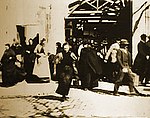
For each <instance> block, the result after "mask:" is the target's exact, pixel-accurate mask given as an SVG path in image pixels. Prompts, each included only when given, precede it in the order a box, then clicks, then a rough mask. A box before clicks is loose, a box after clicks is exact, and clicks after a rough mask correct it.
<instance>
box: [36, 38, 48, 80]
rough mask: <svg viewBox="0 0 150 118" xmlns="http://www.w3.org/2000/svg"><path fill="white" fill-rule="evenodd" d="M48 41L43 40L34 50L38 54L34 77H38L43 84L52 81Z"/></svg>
mask: <svg viewBox="0 0 150 118" xmlns="http://www.w3.org/2000/svg"><path fill="white" fill-rule="evenodd" d="M45 44H46V39H45V38H43V39H42V40H41V42H40V44H38V45H37V46H36V48H35V50H34V53H35V54H36V59H35V64H34V69H33V75H37V76H38V77H39V78H40V81H42V82H49V81H50V77H51V76H50V68H49V61H48V52H47V50H46V46H45Z"/></svg>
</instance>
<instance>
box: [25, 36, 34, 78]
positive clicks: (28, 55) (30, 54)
mask: <svg viewBox="0 0 150 118" xmlns="http://www.w3.org/2000/svg"><path fill="white" fill-rule="evenodd" d="M28 42H29V44H28V45H26V47H25V55H24V68H25V71H26V72H27V74H28V75H29V76H31V75H32V72H33V67H34V61H35V56H36V55H35V53H34V49H35V46H34V45H33V40H32V39H31V38H30V39H29V40H28Z"/></svg>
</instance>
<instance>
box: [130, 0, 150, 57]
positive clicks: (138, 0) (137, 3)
mask: <svg viewBox="0 0 150 118" xmlns="http://www.w3.org/2000/svg"><path fill="white" fill-rule="evenodd" d="M145 1H147V2H148V3H147V5H148V4H150V1H148V0H134V1H133V13H134V12H135V11H136V10H138V9H139V8H140V7H141V5H142V4H143V3H144V2H145ZM147 5H146V6H147ZM144 8H145V6H144V7H143V8H142V9H141V10H140V11H138V12H137V13H136V14H135V15H133V28H134V25H135V22H136V21H137V19H138V18H139V16H140V14H141V12H142V10H143V9H144ZM145 13H146V15H147V16H149V18H146V19H145ZM148 19H149V20H148ZM149 22H150V9H149V10H147V11H146V12H144V13H143V15H142V18H141V20H140V22H139V25H138V29H137V30H136V31H135V33H134V35H133V37H132V41H133V43H132V44H133V46H132V47H133V54H132V55H133V59H135V56H136V54H137V44H138V42H139V41H140V35H141V34H143V33H145V34H147V35H150V23H149Z"/></svg>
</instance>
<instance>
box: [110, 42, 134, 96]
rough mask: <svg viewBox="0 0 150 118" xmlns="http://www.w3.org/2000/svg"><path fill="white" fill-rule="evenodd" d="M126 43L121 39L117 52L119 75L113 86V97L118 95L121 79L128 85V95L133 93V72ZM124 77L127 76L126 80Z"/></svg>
mask: <svg viewBox="0 0 150 118" xmlns="http://www.w3.org/2000/svg"><path fill="white" fill-rule="evenodd" d="M128 44H129V43H128V41H127V40H126V39H121V42H120V49H119V50H118V51H117V61H118V64H119V68H120V69H119V74H118V77H117V80H116V81H115V85H114V93H113V94H114V95H118V89H119V86H120V85H121V84H122V82H123V79H125V81H126V82H127V83H128V86H129V90H130V93H134V89H133V86H134V85H133V79H134V76H133V72H132V71H131V69H130V67H131V54H130V52H129V51H128ZM125 75H127V77H126V78H124V77H125Z"/></svg>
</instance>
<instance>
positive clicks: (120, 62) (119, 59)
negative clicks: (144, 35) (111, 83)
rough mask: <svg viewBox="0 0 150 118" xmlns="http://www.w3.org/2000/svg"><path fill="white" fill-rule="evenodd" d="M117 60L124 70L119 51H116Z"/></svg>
mask: <svg viewBox="0 0 150 118" xmlns="http://www.w3.org/2000/svg"><path fill="white" fill-rule="evenodd" d="M117 60H118V63H119V65H120V66H121V68H124V65H123V63H122V52H121V50H117Z"/></svg>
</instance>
